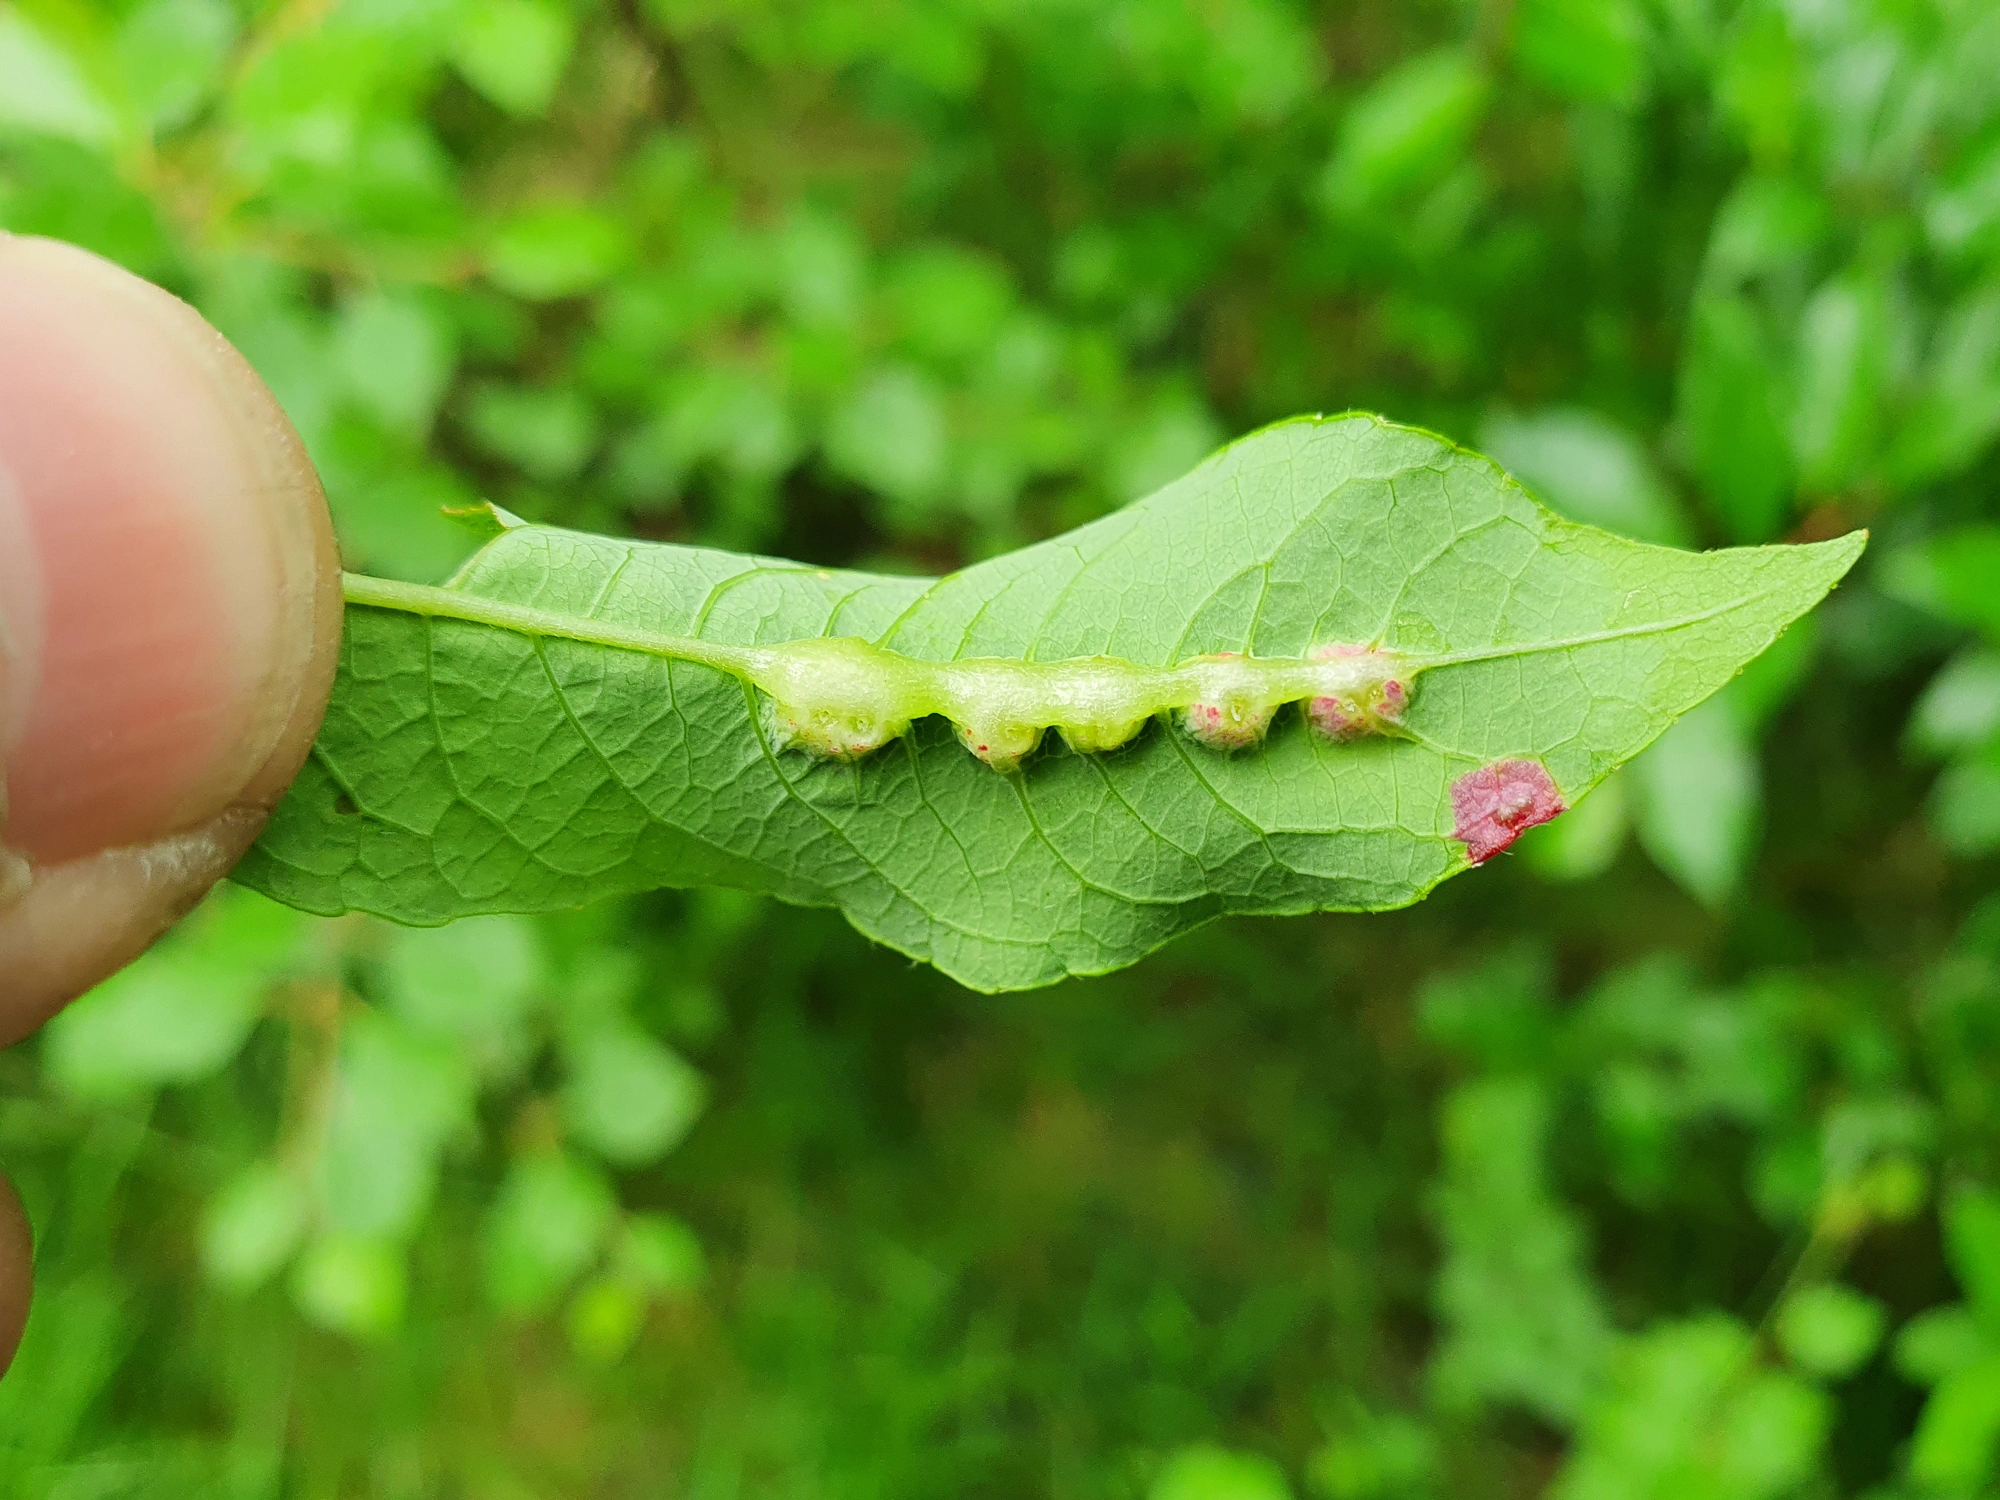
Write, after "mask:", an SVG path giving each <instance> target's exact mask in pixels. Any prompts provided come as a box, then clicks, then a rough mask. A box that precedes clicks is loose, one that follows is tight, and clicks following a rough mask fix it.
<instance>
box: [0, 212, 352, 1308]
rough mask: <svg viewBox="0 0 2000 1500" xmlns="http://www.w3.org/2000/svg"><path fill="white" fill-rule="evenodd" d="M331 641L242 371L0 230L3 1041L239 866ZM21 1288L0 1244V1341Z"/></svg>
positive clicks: (92, 278) (281, 458) (268, 414)
mask: <svg viewBox="0 0 2000 1500" xmlns="http://www.w3.org/2000/svg"><path fill="white" fill-rule="evenodd" d="M339 630H340V572H339V563H338V560H337V556H336V553H335V551H334V545H333V536H332V530H331V527H330V525H329V522H328V518H327V513H326V504H325V499H324V497H323V495H322V493H321V491H320V487H319V482H318V480H317V479H316V478H315V477H314V475H313V471H312V468H311V465H310V464H309V463H308V461H307V459H306V457H305V453H304V450H303V449H302V448H301V446H300V444H299V441H298V438H297V436H296V434H295V433H294V432H293V431H292V429H291V426H290V425H289V424H288V423H287V422H286V420H285V418H284V416H283V414H282V413H281V412H280V411H279V410H278V407H277V404H276V403H275V402H274V401H273V400H272V398H271V395H270V392H269V391H267V390H266V389H265V388H264V386H263V384H262V382H260V381H259V380H258V379H257V377H256V375H254V374H253V373H252V372H251V370H250V367H249V366H248V365H247V364H245V363H244V362H243V360H242V359H241V357H240V356H238V355H237V354H236V352H235V351H234V350H233V349H231V348H230V347H229V345H228V344H227V343H225V342H224V341H223V339H222V338H221V336H220V335H218V334H217V333H216V332H215V331H214V330H213V329H211V328H210V327H209V326H208V325H207V324H206V323H204V322H203V321H202V320H201V318H200V317H199V316H198V315H197V314H196V313H195V312H194V311H193V310H192V309H191V308H189V307H187V306H186V305H185V304H183V303H181V302H179V301H177V300H175V299H174V298H173V297H171V296H169V295H168V294H167V293H165V292H162V291H160V290H158V289H157V288H155V287H152V286H149V285H147V284H146V283H145V282H142V281H139V280H137V279H136V278H134V277H132V276H129V275H127V274H126V273H125V272H123V271H121V270H119V269H117V268H116V267H115V266H112V265H110V264H109V263H108V262H105V261H102V260H99V259H98V258H96V257H95V256H92V255H89V254H86V253H84V252H83V251H80V250H76V249H72V248H70V247H68V246H64V245H59V244H56V243H54V242H52V241H47V240H34V239H23V238H15V237H12V236H8V235H6V234H4V233H0V770H4V786H3V788H0V829H4V834H0V1044H4V1043H6V1042H11V1041H14V1040H17V1039H19V1038H20V1037H21V1036H24V1035H25V1034H27V1033H28V1032H29V1031H31V1030H32V1029H33V1028H34V1027H36V1026H38V1025H40V1024H41V1022H42V1021H44V1020H46V1019H47V1018H48V1016H49V1015H50V1014H52V1013H53V1011H54V1010H55V1009H56V1008H57V1007H59V1006H60V1005H62V1004H63V1003H64V1002H65V1001H67V1000H70V999H73V998H75V997H76V996H77V995H79V994H81V993H82V992H83V991H84V990H86V989H88V988H90V987H91V986H92V985H94V984H95V983H97V981H98V980H100V979H102V978H104V977H105V976H106V975H108V974H110V973H111V972H112V971H113V970H115V969H117V968H118V967H119V966H120V965H122V964H125V963H127V962H129V961H130V960H131V959H132V958H134V957H135V956H136V955H137V954H139V953H140V952H141V951H142V950H143V949H144V948H145V947H146V946H147V944H149V943H151V942H152V941H153V939H154V938H156V937H157V936H158V935H159V934H160V932H161V931H162V930H163V929H165V928H166V927H167V926H168V925H169V924H170V923H171V922H173V921H174V919H175V918H176V917H178V916H179V915H180V914H181V913H183V912H184V911H186V910H187V908H188V907H189V906H191V905H192V904H193V903H194V902H195V901H196V900H197V899H199V898H200V896H201V894H202V892H203V891H205V890H206V889H207V888H208V887H209V886H210V885H212V884H214V882H215V881H217V880H218V879H220V878H221V877H222V875H223V874H224V873H225V872H226V871H227V870H228V869H229V867H230V866H231V865H232V864H234V863H235V862H236V860H237V858H238V857H239V856H240V855H241V854H242V853H243V851H244V850H245V849H246V848H247V847H248V846H249V844H250V842H251V840H252V839H254V838H255V837H256V835H257V832H258V830H259V829H260V828H261V827H262V826H263V823H264V819H265V817H266V815H267V813H268V811H269V809H270V807H271V806H272V804H273V803H274V802H275V801H276V800H277V798H278V797H279V796H280V795H281V794H282V793H283V791H284V789H285V787H286V786H287V785H288V784H289V783H290V781H291V779H292V777H293V775H294V774H295V773H296V772H297V770H298V768H299V765H300V763H301V762H302V761H303V760H304V758H305V754H306V751H307V749H308V747H309V746H310V744H311V741H312V737H313V735H314V733H315V732H316V731H317V729H318V726H319V719H320V715H321V712H322V711H323V709H324V707H325V704H326V698H327V694H328V692H329V690H330V686H331V682H332V676H333V668H334V658H335V654H336V649H337V645H338V640H339ZM8 1218H9V1216H8V1215H6V1214H5V1213H0V1240H7V1239H10V1238H17V1237H18V1236H10V1235H9V1234H8V1233H7V1232H6V1224H7V1222H8ZM24 1270H25V1267H24V1266H22V1265H20V1264H19V1263H18V1258H16V1262H15V1263H14V1264H12V1265H11V1266H10V1264H9V1257H8V1255H7V1251H6V1247H5V1246H4V1245H0V1322H5V1321H6V1319H5V1317H4V1313H5V1309H6V1307H7V1305H8V1303H9V1300H10V1299H9V1298H8V1296H7V1289H8V1285H9V1283H10V1282H13V1283H15V1284H16V1285H17V1286H18V1284H19V1282H18V1278H19V1277H20V1276H21V1275H22V1274H23V1273H24ZM4 1333H5V1330H4V1329H0V1335H4ZM0 1347H4V1346H0Z"/></svg>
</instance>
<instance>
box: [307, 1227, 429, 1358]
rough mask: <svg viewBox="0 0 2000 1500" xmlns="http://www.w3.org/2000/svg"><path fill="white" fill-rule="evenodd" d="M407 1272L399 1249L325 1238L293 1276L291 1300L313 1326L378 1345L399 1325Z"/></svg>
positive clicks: (316, 1242)
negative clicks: (374, 1341)
mask: <svg viewBox="0 0 2000 1500" xmlns="http://www.w3.org/2000/svg"><path fill="white" fill-rule="evenodd" d="M408 1299H409V1269H408V1267H407V1266H406V1265H405V1264H404V1259H403V1252H402V1250H401V1248H400V1247H399V1246H396V1245H392V1244H385V1243H384V1242H382V1241H381V1240H372V1239H356V1238H352V1237H348V1236H343V1235H329V1236H326V1237H324V1238H321V1239H317V1240H314V1241H313V1242H312V1244H310V1245H308V1246H307V1247H306V1251H305V1254H303V1255H301V1256H300V1257H299V1263H298V1265H297V1266H296V1267H294V1268H293V1271H292V1300H293V1301H294V1302H296V1303H297V1304H298V1307H299V1311H301V1312H303V1313H304V1314H305V1315H306V1316H307V1317H308V1318H310V1319H311V1320H312V1321H313V1322H315V1323H317V1324H319V1326H320V1327H322V1328H330V1329H332V1330H333V1331H334V1332H335V1333H344V1334H346V1335H348V1336H349V1337H350V1338H357V1339H371V1340H372V1339H383V1338H387V1337H388V1336H389V1335H390V1334H392V1333H394V1332H395V1331H396V1329H397V1327H398V1326H399V1325H400V1324H401V1323H402V1321H403V1308H404V1305H405V1303H406V1302H407V1301H408Z"/></svg>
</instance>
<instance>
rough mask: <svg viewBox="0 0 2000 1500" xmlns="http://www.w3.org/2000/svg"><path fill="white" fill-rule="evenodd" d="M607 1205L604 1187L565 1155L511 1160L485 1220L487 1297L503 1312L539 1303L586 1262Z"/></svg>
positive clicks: (610, 1209)
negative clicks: (490, 1217) (488, 1218)
mask: <svg viewBox="0 0 2000 1500" xmlns="http://www.w3.org/2000/svg"><path fill="white" fill-rule="evenodd" d="M615 1211H616V1204H615V1200H614V1199H613V1197H612V1193H611V1188H610V1185H609V1184H608V1183H606V1182H605V1181H604V1179H603V1178H602V1177H600V1176H598V1175H597V1174H596V1173H595V1172H593V1171H591V1170H590V1169H589V1168H587V1167H584V1166H582V1165H581V1164H580V1163H578V1162H575V1161H572V1160H571V1159H570V1158H569V1157H566V1156H558V1155H542V1156H531V1157H526V1158H523V1159H521V1160H519V1161H516V1162H515V1163H514V1166H513V1168H512V1170H511V1171H510V1172H509V1173H508V1175H507V1180H506V1182H505V1183H504V1184H503V1185H502V1186H501V1189H500V1198H499V1201H498V1202H497V1203H496V1204H495V1205H494V1207H493V1217H492V1220H491V1222H490V1223H489V1224H488V1226H487V1233H486V1272H487V1286H488V1288H489V1290H490V1291H491V1292H492V1294H493V1300H494V1301H495V1302H496V1303H497V1304H498V1305H499V1306H500V1307H502V1308H504V1309H506V1310H508V1311H510V1312H534V1311H538V1310H539V1309H541V1308H543V1307H546V1306H547V1305H548V1304H549V1302H550V1301H552V1300H553V1299H554V1298H555V1297H556V1296H558V1295H559V1294H560V1293H561V1292H562V1290H563V1288H565V1287H566V1286H568V1285H569V1284H570V1282H572V1281H574V1280H575V1279H576V1278H577V1277H578V1276H579V1275H581V1274H582V1273H583V1271H584V1270H585V1269H587V1268H588V1267H589V1265H590V1263H591V1261H592V1260H593V1259H594V1258H595V1257H596V1255H597V1251H598V1248H599V1246H601V1245H602V1244H603V1243H604V1237H605V1235H606V1234H607V1233H608V1232H609V1230H610V1228H611V1221H612V1217H613V1215H614V1213H615Z"/></svg>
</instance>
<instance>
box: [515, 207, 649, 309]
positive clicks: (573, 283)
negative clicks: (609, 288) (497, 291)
mask: <svg viewBox="0 0 2000 1500" xmlns="http://www.w3.org/2000/svg"><path fill="white" fill-rule="evenodd" d="M630 248H631V247H630V244H629V241H628V237H627V233H626V229H625V227H624V225H623V224H622V223H621V222H620V221H619V220H617V219H613V218H611V217H609V216H607V215H605V214H602V213H599V212H597V211H596V210H595V209H591V208H585V207H583V206H582V205H580V204H563V203H551V204H546V205H543V206H541V207H539V208H533V209H529V210H527V211H525V212H523V213H521V214H519V215H517V216H516V217H514V218H512V219H510V220H508V221H507V222H506V223H505V224H503V225H501V226H500V228H499V229H498V230H497V231H496V232H495V234H494V236H493V239H492V241H491V243H490V244H489V245H488V246H487V253H486V274H487V275H488V276H490V277H491V278H492V279H493V282H494V284H495V285H496V286H499V287H501V288H503V289H504V290H506V291H509V292H512V293H514V294H515V295H516V296H519V297H526V298H529V299H531V300H534V301H549V300H551V299H554V298H558V297H573V296H576V295H577V294H578V293H579V292H587V291H589V290H590V289H591V288H592V287H594V286H597V285H598V284H600V283H601V282H603V281H604V280H605V279H606V278H607V277H609V276H610V275H611V274H612V272H614V271H616V270H617V269H618V268H619V267H620V266H621V265H623V264H624V262H625V258H626V256H627V254H628V253H629V252H630Z"/></svg>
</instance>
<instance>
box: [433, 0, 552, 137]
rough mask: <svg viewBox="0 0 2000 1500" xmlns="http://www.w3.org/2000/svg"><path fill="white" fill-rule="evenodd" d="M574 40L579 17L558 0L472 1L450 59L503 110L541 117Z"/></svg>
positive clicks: (456, 32)
mask: <svg viewBox="0 0 2000 1500" xmlns="http://www.w3.org/2000/svg"><path fill="white" fill-rule="evenodd" d="M575 43H576V18H575V16H574V15H573V14H572V12H571V10H570V8H569V7H568V6H567V5H564V4H561V3H559V0H471V3H469V4H467V5H466V6H464V7H463V9H461V10H460V12H459V16H458V24H457V26H456V27H455V28H454V29H453V31H452V36H451V60H452V64H453V65H454V66H455V67H456V68H457V69H458V71H459V72H461V73H463V74H464V75H465V78H466V81H467V82H468V83H470V84H471V85H472V86H473V87H474V88H476V89H478V90H479V92H480V93H482V94H484V95H485V96H486V97H487V98H489V99H491V100H492V101H493V102H494V103H495V104H497V105H499V106H500V107H501V108H502V109H504V110H506V111H508V112H509V113H510V114H516V115H539V114H541V113H543V112H544V111H545V110H547V109H548V107H549V101H550V100H551V99H553V98H554V97H555V92H556V85H557V84H559V83H560V82H562V75H563V69H564V68H565V67H567V66H568V64H569V55H570V49H571V48H572V47H573V46H574V45H575Z"/></svg>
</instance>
